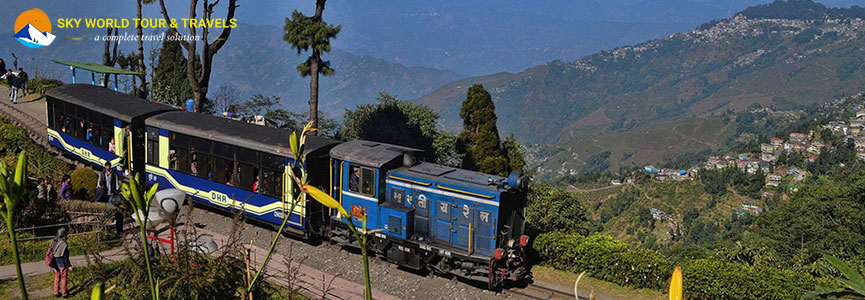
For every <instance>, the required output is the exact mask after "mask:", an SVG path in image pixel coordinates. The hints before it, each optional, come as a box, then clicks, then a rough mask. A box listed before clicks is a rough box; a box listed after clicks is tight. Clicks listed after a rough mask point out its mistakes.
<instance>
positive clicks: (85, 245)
mask: <svg viewBox="0 0 865 300" xmlns="http://www.w3.org/2000/svg"><path fill="white" fill-rule="evenodd" d="M28 237H32V235H30V234H20V235H19V236H18V238H19V239H20V238H28ZM116 238H117V236H116V235H114V234H111V233H104V232H97V233H87V234H82V235H73V236H69V237H68V238H67V239H66V243H68V244H69V251H70V253H69V255H71V256H75V255H84V254H88V253H97V252H99V251H104V250H108V249H111V248H112V247H116V246H119V243H116V242H115V243H105V241H109V240H113V239H116ZM50 243H51V239H46V240H30V241H19V242H18V254H19V255H20V256H21V262H34V261H41V260H44V259H45V250H46V249H48V245H49V244H50ZM14 263H15V261H14V260H13V258H12V244H11V243H10V242H9V238H8V237H6V238H2V239H0V265H4V266H5V265H11V264H14Z"/></svg>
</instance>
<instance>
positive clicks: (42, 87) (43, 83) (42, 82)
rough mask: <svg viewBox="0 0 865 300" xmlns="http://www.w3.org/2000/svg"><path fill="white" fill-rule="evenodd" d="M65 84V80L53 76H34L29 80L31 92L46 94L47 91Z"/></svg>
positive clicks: (28, 86) (28, 85)
mask: <svg viewBox="0 0 865 300" xmlns="http://www.w3.org/2000/svg"><path fill="white" fill-rule="evenodd" d="M61 85H63V81H60V80H57V79H52V78H34V79H30V80H29V81H27V88H28V89H30V92H31V93H36V94H45V91H47V90H50V89H53V88H55V87H58V86H61Z"/></svg>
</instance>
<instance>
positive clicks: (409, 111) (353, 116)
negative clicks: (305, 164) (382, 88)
mask: <svg viewBox="0 0 865 300" xmlns="http://www.w3.org/2000/svg"><path fill="white" fill-rule="evenodd" d="M438 120H439V114H438V113H436V112H434V111H433V110H431V109H430V108H429V107H426V106H424V105H420V104H415V103H411V102H408V101H401V100H398V99H396V97H394V96H391V95H389V94H387V93H384V92H382V93H381V94H379V96H378V103H375V104H364V105H360V106H358V107H357V108H356V109H355V110H354V111H352V110H346V112H345V116H344V117H343V126H342V128H341V130H340V131H339V134H338V138H339V139H343V140H357V139H363V140H370V141H376V142H382V143H390V144H395V145H400V146H405V147H411V148H416V149H421V150H423V151H424V155H425V157H421V158H422V159H425V160H431V161H435V162H437V163H441V164H452V161H453V160H454V155H455V154H454V152H455V149H454V140H455V138H454V136H453V135H452V134H450V133H448V132H446V131H441V130H438V129H437V128H436V124H437V122H438ZM514 143H516V142H515V141H514Z"/></svg>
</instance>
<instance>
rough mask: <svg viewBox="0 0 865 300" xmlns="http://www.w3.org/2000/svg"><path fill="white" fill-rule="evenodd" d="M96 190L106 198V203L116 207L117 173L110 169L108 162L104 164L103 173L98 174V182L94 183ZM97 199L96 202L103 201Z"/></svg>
mask: <svg viewBox="0 0 865 300" xmlns="http://www.w3.org/2000/svg"><path fill="white" fill-rule="evenodd" d="M96 189H97V190H101V191H102V195H104V196H107V197H108V199H107V200H108V203H111V204H114V205H116V204H117V203H118V202H119V200H118V199H116V198H117V191H118V187H117V172H116V171H114V168H112V167H111V163H110V162H106V163H105V171H103V172H100V173H99V180H98V181H96ZM104 196H103V199H98V201H105V199H104Z"/></svg>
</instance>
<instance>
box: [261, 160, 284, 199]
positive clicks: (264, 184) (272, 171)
mask: <svg viewBox="0 0 865 300" xmlns="http://www.w3.org/2000/svg"><path fill="white" fill-rule="evenodd" d="M284 170H285V158H284V157H282V156H278V155H272V154H268V153H261V178H260V179H261V180H260V181H259V184H260V186H259V189H260V190H259V191H258V192H260V193H262V194H265V195H268V196H272V197H280V196H282V174H283V173H284V172H285V171H284Z"/></svg>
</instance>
